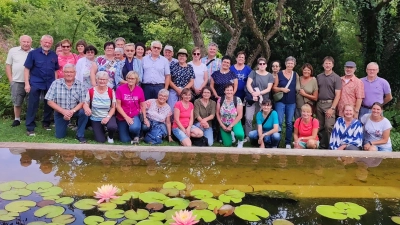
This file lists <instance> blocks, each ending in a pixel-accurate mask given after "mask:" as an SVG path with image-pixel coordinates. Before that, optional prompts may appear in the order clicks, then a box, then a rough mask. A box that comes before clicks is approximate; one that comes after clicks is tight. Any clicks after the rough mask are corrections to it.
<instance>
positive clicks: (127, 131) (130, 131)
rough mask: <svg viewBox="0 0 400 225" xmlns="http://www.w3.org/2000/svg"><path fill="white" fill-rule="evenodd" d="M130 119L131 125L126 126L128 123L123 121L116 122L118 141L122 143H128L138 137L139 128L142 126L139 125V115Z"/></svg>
mask: <svg viewBox="0 0 400 225" xmlns="http://www.w3.org/2000/svg"><path fill="white" fill-rule="evenodd" d="M132 119H133V124H132V125H128V123H127V122H126V121H125V120H117V123H118V132H119V139H120V140H121V142H123V143H128V142H130V141H131V140H132V139H133V138H135V137H139V134H140V128H141V126H142V124H141V123H140V118H139V115H137V116H134V117H133V118H132Z"/></svg>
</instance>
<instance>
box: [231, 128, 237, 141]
mask: <svg viewBox="0 0 400 225" xmlns="http://www.w3.org/2000/svg"><path fill="white" fill-rule="evenodd" d="M231 136H232V143H235V142H236V138H235V133H233V131H231Z"/></svg>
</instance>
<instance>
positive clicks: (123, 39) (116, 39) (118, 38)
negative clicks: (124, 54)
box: [114, 37, 126, 43]
mask: <svg viewBox="0 0 400 225" xmlns="http://www.w3.org/2000/svg"><path fill="white" fill-rule="evenodd" d="M117 41H123V42H124V43H126V41H125V38H123V37H117V38H115V40H114V43H116V42H117Z"/></svg>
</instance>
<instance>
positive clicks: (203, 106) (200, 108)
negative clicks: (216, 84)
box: [194, 86, 216, 146]
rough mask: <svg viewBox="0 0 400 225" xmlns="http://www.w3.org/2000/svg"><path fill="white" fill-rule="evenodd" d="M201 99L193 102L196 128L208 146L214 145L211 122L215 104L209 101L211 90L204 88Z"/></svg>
mask: <svg viewBox="0 0 400 225" xmlns="http://www.w3.org/2000/svg"><path fill="white" fill-rule="evenodd" d="M200 93H201V98H199V99H196V100H195V101H194V118H195V119H196V121H197V122H196V123H195V124H194V125H195V126H196V127H198V128H200V130H202V131H203V133H204V137H206V138H207V140H208V146H212V145H213V143H214V136H213V129H212V120H213V119H214V117H215V108H216V104H215V102H214V101H213V100H211V99H210V98H211V88H210V87H208V86H206V87H204V88H203V89H202V90H201V92H200Z"/></svg>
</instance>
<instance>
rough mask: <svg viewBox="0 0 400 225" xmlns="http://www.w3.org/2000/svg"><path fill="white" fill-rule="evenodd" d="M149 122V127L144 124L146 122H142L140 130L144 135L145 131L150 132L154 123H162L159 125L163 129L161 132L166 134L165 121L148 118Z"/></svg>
mask: <svg viewBox="0 0 400 225" xmlns="http://www.w3.org/2000/svg"><path fill="white" fill-rule="evenodd" d="M149 123H150V127H148V126H146V124H144V123H143V124H142V132H143V134H144V135H146V133H147V132H150V130H151V129H152V128H153V127H154V125H155V124H157V125H163V126H160V127H161V128H162V129H163V132H164V133H166V134H168V131H167V130H168V129H167V125H165V123H162V122H158V121H153V120H150V119H149Z"/></svg>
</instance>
